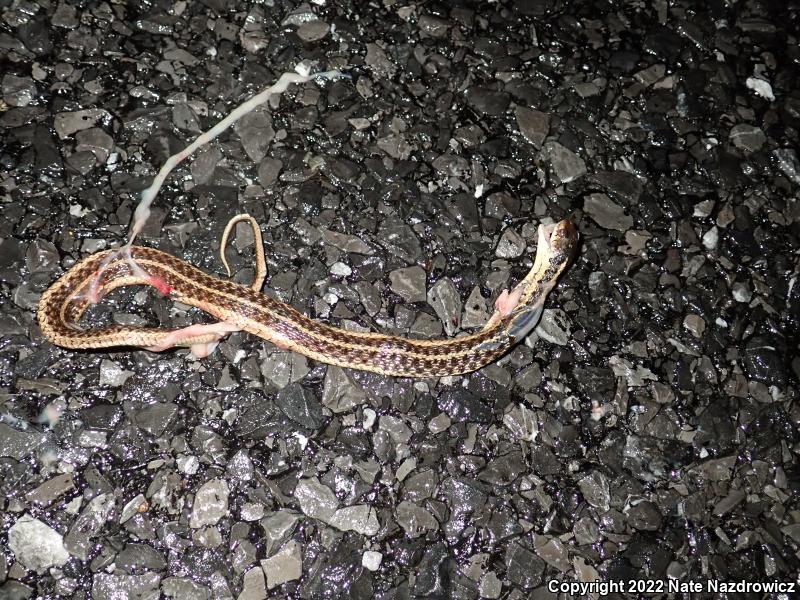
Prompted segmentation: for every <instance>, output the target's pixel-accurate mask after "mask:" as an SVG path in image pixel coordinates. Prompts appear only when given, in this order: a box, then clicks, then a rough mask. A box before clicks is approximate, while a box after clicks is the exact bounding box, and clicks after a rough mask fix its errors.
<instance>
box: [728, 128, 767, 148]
mask: <svg viewBox="0 0 800 600" xmlns="http://www.w3.org/2000/svg"><path fill="white" fill-rule="evenodd" d="M730 140H731V143H733V145H734V146H736V147H737V148H739V149H740V150H742V151H744V152H746V153H748V154H750V153H752V152H756V151H758V150H760V149H761V147H762V146H763V145H764V144H765V143H766V142H767V136H766V135H764V132H763V131H761V130H760V129H759V128H758V127H755V126H753V125H747V124H745V123H740V124H738V125H734V126H733V127H732V128H731V132H730Z"/></svg>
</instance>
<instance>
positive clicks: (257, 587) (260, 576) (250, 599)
mask: <svg viewBox="0 0 800 600" xmlns="http://www.w3.org/2000/svg"><path fill="white" fill-rule="evenodd" d="M242 580H243V583H242V593H241V594H239V595H238V596H237V598H236V600H264V598H266V597H267V587H266V585H265V582H264V569H263V568H261V567H260V566H259V567H253V568H252V569H250V570H248V571H247V572H246V573H245V574H244V577H243V578H242Z"/></svg>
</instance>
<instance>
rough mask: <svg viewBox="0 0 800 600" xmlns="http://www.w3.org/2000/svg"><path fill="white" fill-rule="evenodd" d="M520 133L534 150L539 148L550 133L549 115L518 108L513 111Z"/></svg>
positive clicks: (521, 107)
mask: <svg viewBox="0 0 800 600" xmlns="http://www.w3.org/2000/svg"><path fill="white" fill-rule="evenodd" d="M515 114H516V117H517V127H519V131H520V133H522V135H523V136H524V137H525V139H526V140H528V141H529V142H530V143H531V144H533V145H534V147H536V148H541V147H542V144H543V143H544V140H545V138H546V137H547V134H548V133H550V115H548V114H547V113H543V112H540V111H538V110H532V109H530V108H525V107H524V106H518V107H517V108H516V110H515Z"/></svg>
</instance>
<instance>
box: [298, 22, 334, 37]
mask: <svg viewBox="0 0 800 600" xmlns="http://www.w3.org/2000/svg"><path fill="white" fill-rule="evenodd" d="M330 30H331V27H330V25H328V24H327V23H326V22H325V21H320V20H314V21H306V22H305V23H303V24H302V25H300V27H298V28H297V37H299V38H300V39H301V40H303V41H304V42H318V41H319V40H321V39H323V38H324V37H325V36H327V35H328V32H330Z"/></svg>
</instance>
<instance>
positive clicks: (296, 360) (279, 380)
mask: <svg viewBox="0 0 800 600" xmlns="http://www.w3.org/2000/svg"><path fill="white" fill-rule="evenodd" d="M309 370H310V368H309V366H308V359H307V358H306V357H305V356H303V355H302V354H297V353H296V352H283V351H275V352H272V353H270V354H268V355H267V357H266V359H264V361H263V362H262V363H261V374H262V375H263V376H264V379H266V380H267V381H269V382H271V383H272V384H273V385H274V386H275V387H276V388H278V389H282V388H284V387H286V386H287V385H289V384H290V383H293V382H295V381H300V380H301V379H303V378H304V377H305V376H306V375H307V374H308V372H309Z"/></svg>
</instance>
